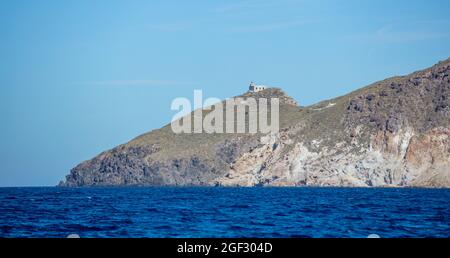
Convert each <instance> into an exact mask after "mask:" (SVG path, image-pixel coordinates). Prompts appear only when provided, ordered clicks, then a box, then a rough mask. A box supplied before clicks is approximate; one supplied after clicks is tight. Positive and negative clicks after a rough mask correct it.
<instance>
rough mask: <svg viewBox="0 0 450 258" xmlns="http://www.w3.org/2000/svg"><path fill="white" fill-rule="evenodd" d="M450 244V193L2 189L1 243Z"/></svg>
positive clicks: (250, 189) (357, 189)
mask: <svg viewBox="0 0 450 258" xmlns="http://www.w3.org/2000/svg"><path fill="white" fill-rule="evenodd" d="M72 233H76V234H79V235H80V236H81V237H366V236H367V235H369V234H378V235H380V236H381V237H450V190H449V189H364V188H220V187H218V188H206V187H205V188H164V187H162V188H144V187H136V188H55V187H48V188H0V237H66V236H67V235H68V234H72Z"/></svg>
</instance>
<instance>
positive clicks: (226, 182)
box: [60, 59, 450, 187]
mask: <svg viewBox="0 0 450 258" xmlns="http://www.w3.org/2000/svg"><path fill="white" fill-rule="evenodd" d="M449 73H450V59H448V60H446V61H443V62H440V63H438V64H436V65H435V66H433V67H431V68H428V69H425V70H423V71H418V72H415V73H412V74H410V75H408V76H401V77H393V78H389V79H386V80H384V81H380V82H377V83H374V84H372V85H369V86H367V87H364V88H362V89H359V90H357V91H354V92H352V93H350V94H348V95H345V96H341V97H338V98H335V99H332V100H327V101H323V102H320V103H318V104H315V105H312V106H308V107H299V106H298V105H297V103H296V102H295V101H294V100H293V99H292V98H290V97H289V96H287V95H286V94H285V93H284V92H283V91H282V90H280V89H274V88H272V89H267V90H264V91H262V92H258V93H246V94H244V95H242V96H241V97H243V98H245V97H249V96H252V97H256V98H258V97H279V98H280V131H279V132H278V133H271V134H206V133H205V134H174V133H172V130H171V128H170V125H167V126H165V127H163V128H161V129H158V130H154V131H152V132H149V133H147V134H144V135H141V136H139V137H137V138H135V139H133V140H132V141H130V142H128V143H126V144H123V145H120V146H118V147H116V148H114V149H112V150H109V151H106V152H103V153H101V154H99V155H98V156H97V157H94V158H93V159H91V160H88V161H85V162H83V163H81V164H79V165H78V166H76V167H75V168H73V169H72V170H71V172H70V174H69V175H68V176H67V177H66V180H65V181H63V182H61V183H60V185H61V186H105V185H210V186H212V185H221V186H371V187H386V186H392V187H408V186H409V187H450V76H449Z"/></svg>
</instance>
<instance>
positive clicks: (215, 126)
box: [171, 90, 280, 134]
mask: <svg viewBox="0 0 450 258" xmlns="http://www.w3.org/2000/svg"><path fill="white" fill-rule="evenodd" d="M279 105H280V101H279V99H278V98H263V97H258V98H253V97H247V98H240V97H239V98H231V99H226V100H225V101H221V100H220V99H218V98H207V99H205V101H203V91H202V90H195V91H194V103H193V105H192V103H191V101H190V100H189V99H188V98H183V97H179V98H175V99H174V100H173V101H172V105H171V109H172V110H176V111H179V112H178V113H177V114H175V115H174V117H173V118H172V122H171V127H172V131H173V132H174V133H177V134H179V133H209V134H212V133H274V132H278V130H279V127H280V121H279ZM193 110H194V111H193ZM192 111H193V112H192Z"/></svg>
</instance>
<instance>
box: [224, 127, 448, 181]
mask: <svg viewBox="0 0 450 258" xmlns="http://www.w3.org/2000/svg"><path fill="white" fill-rule="evenodd" d="M449 139H450V128H437V129H434V130H431V131H429V132H427V133H425V134H422V135H417V134H416V133H415V132H414V130H413V129H412V128H405V129H402V130H399V131H398V132H397V133H388V132H383V133H379V134H375V135H372V137H371V142H370V146H369V147H368V148H364V147H361V145H360V144H359V143H358V142H355V141H353V142H352V144H346V143H345V142H339V143H336V145H335V146H334V147H333V148H330V150H328V148H323V149H321V151H318V152H314V151H312V150H310V149H308V147H306V145H305V144H304V143H303V142H295V143H294V142H293V141H292V139H290V138H289V131H287V132H283V133H279V134H276V135H270V136H265V137H263V138H262V139H261V143H262V145H261V146H260V147H259V148H257V149H255V150H253V151H252V152H250V153H246V154H244V155H243V156H242V157H241V158H240V159H239V160H237V161H236V162H235V163H234V164H233V165H232V168H231V169H230V171H229V173H228V174H227V175H226V176H225V177H223V178H220V179H219V180H218V182H219V183H220V184H221V185H225V186H232V185H235V186H254V185H272V186H298V185H307V186H354V187H369V186H375V187H400V186H437V187H450V175H449V168H448V164H450V155H449V153H450V141H449ZM319 143H320V140H314V141H313V145H315V146H317V145H318V144H319ZM416 156H419V157H416Z"/></svg>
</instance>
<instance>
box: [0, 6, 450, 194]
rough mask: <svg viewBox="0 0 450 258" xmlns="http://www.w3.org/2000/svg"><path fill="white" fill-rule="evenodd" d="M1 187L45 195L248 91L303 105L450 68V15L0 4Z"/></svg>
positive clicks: (440, 10)
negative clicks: (448, 62) (204, 105)
mask: <svg viewBox="0 0 450 258" xmlns="http://www.w3.org/2000/svg"><path fill="white" fill-rule="evenodd" d="M0 39H1V40H0V58H1V62H0V119H1V121H0V186H53V185H56V184H57V183H58V182H59V181H60V180H62V179H63V178H64V177H65V175H66V174H68V173H69V171H70V169H71V168H73V167H74V166H76V165H77V164H78V163H80V162H81V161H83V160H87V159H90V158H92V157H93V156H95V155H97V154H98V153H100V152H102V151H104V150H107V149H110V148H113V147H114V146H117V145H118V144H122V143H125V142H127V141H129V140H131V139H132V138H134V137H136V136H138V135H140V134H142V133H145V132H148V131H150V130H152V129H156V128H159V127H161V126H163V125H165V124H167V123H169V122H170V120H171V118H172V116H173V115H174V114H176V113H177V111H173V110H171V109H170V105H171V102H172V100H173V99H174V98H176V97H187V98H189V99H193V92H194V90H195V89H202V90H203V95H204V98H207V97H216V98H220V99H224V98H227V97H232V96H236V95H239V94H241V93H243V92H245V91H246V90H247V89H248V85H249V83H250V82H251V81H255V82H257V83H261V84H266V85H270V86H277V87H281V88H283V90H284V91H285V92H287V93H288V94H289V95H291V96H292V97H294V98H295V99H296V100H297V101H298V102H299V103H300V104H301V105H303V106H306V105H311V104H313V103H316V102H318V101H321V100H324V99H328V98H333V97H336V96H339V95H343V94H346V93H348V92H351V91H353V90H355V89H358V88H360V87H363V86H365V85H368V84H370V83H372V82H375V81H378V80H382V79H385V78H387V77H390V76H394V75H405V74H408V73H411V72H413V71H416V70H420V69H423V68H426V67H428V66H431V65H433V64H435V63H437V62H438V61H440V60H444V59H447V58H449V57H450V1H445V0H442V1H436V0H435V1H433V0H423V1H417V0H396V1H392V0H389V1H387V0H372V1H369V0H341V1H338V0H334V1H332V0H328V1H326V0H311V1H306V0H304V1H302V0H299V1H295V0H277V1H275V0H272V1H267V0H250V1H245V0H244V1H234V0H228V1H206V0H205V1H195V0H192V1H181V0H180V1H167V0H164V1H137V0H130V1H114V0H104V1H99V0H95V1H91V0H77V1H57V0H54V1H47V0H41V1H25V0H17V1H1V2H0Z"/></svg>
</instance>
